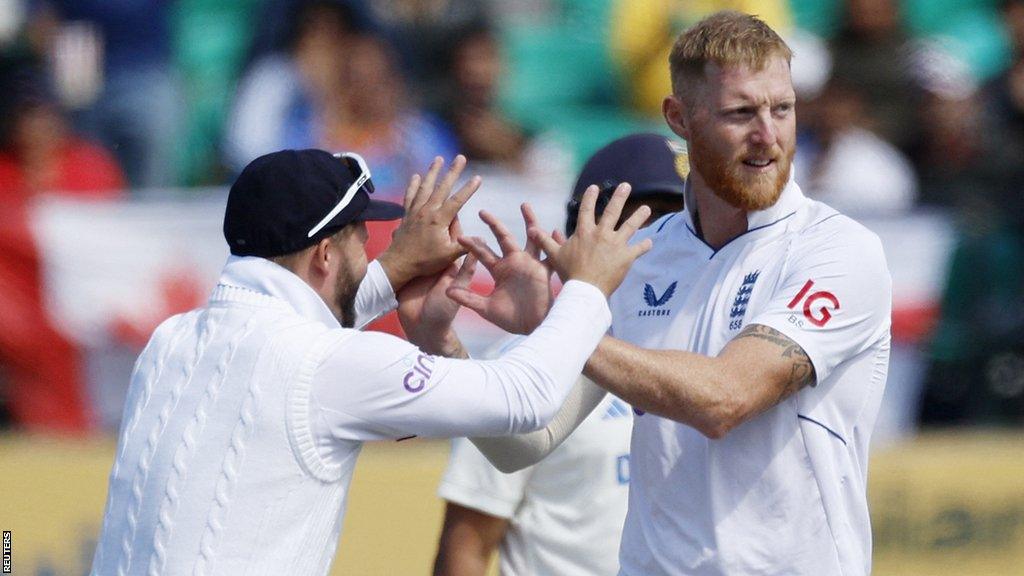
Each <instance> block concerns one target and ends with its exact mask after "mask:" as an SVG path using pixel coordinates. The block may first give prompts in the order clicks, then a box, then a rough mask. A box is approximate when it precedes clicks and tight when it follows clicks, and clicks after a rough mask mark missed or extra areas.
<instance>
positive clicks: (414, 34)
mask: <svg viewBox="0 0 1024 576" xmlns="http://www.w3.org/2000/svg"><path fill="white" fill-rule="evenodd" d="M491 4H492V3H491V2H483V1H480V0H372V1H370V2H367V3H366V6H367V8H368V9H369V10H368V11H369V16H370V18H371V19H372V21H373V22H374V24H375V25H376V27H377V28H378V29H379V31H380V33H381V34H383V35H384V37H385V38H386V39H387V40H388V42H389V44H390V45H391V46H394V47H395V50H396V53H397V57H398V60H397V62H396V63H397V64H398V65H399V66H400V68H401V73H402V74H403V76H404V77H405V78H406V80H407V81H408V83H409V86H410V87H411V88H412V89H413V90H414V91H415V92H416V94H417V99H418V101H417V102H416V103H417V104H418V105H420V106H423V107H425V108H427V109H430V110H437V109H439V108H440V106H441V105H442V98H443V96H444V89H445V84H446V81H445V72H446V70H445V52H446V50H447V49H448V47H449V46H450V45H451V42H452V39H453V37H454V36H455V35H456V34H457V33H458V32H459V31H460V30H463V29H465V28H466V27H467V26H469V25H470V24H472V23H475V22H486V23H490V22H491V21H492V20H491Z"/></svg>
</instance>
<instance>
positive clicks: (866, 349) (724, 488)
mask: <svg viewBox="0 0 1024 576" xmlns="http://www.w3.org/2000/svg"><path fill="white" fill-rule="evenodd" d="M686 205H687V207H688V209H687V210H684V211H683V212H680V213H677V214H673V215H669V216H666V217H664V218H662V219H661V220H659V221H658V222H656V223H655V224H653V225H651V226H649V227H648V228H646V229H644V230H641V231H640V232H639V233H638V235H637V240H638V241H639V240H641V239H643V238H645V237H650V238H652V239H653V241H654V248H653V249H652V250H651V251H650V252H649V253H647V254H646V255H644V256H643V257H642V258H640V259H639V260H638V261H637V263H636V264H635V265H634V266H633V268H632V270H631V271H630V273H629V275H628V276H627V278H626V280H625V282H623V284H622V285H621V286H620V287H619V289H618V291H617V292H616V293H615V294H614V295H613V297H612V299H611V308H612V314H613V321H612V330H613V333H614V335H615V336H616V337H618V338H622V339H624V340H626V341H628V342H631V343H633V344H635V345H637V346H641V347H644V348H650V349H673V350H686V351H690V352H696V353H701V354H705V355H709V356H715V355H717V354H718V353H719V352H720V351H721V350H722V349H723V348H724V347H725V345H726V344H727V343H728V342H729V341H730V340H731V339H732V338H734V337H735V336H736V335H737V334H739V333H740V331H741V330H742V329H743V328H744V327H745V326H748V325H750V324H761V325H765V326H769V327H771V328H774V329H775V330H778V331H779V332H782V333H783V334H784V335H786V336H787V337H788V338H790V339H792V340H793V341H794V342H796V343H797V344H799V345H800V346H801V347H802V348H803V350H804V351H805V352H806V353H807V355H808V356H809V357H810V359H811V361H812V362H813V364H814V368H815V372H816V376H817V378H816V380H817V382H816V385H815V386H813V387H807V388H804V389H802V390H800V391H799V392H797V393H796V394H794V395H792V396H790V397H788V398H786V399H785V400H783V401H782V402H781V403H779V404H778V405H776V406H774V407H772V408H771V409H769V410H767V411H765V412H764V413H762V414H760V415H758V416H756V417H754V418H752V419H750V420H748V421H747V422H745V423H743V424H741V425H740V426H738V427H736V428H735V429H733V430H732V431H731V432H729V433H728V434H727V435H725V436H724V437H723V438H721V439H718V440H712V439H709V438H707V437H705V436H703V435H702V434H701V433H700V432H698V431H697V430H696V429H694V428H691V427H690V426H687V425H685V424H681V423H678V422H674V421H672V420H669V419H666V418H661V417H658V416H655V415H652V414H643V415H639V416H638V417H636V418H635V420H634V422H635V424H634V429H633V438H632V445H631V471H632V478H631V487H630V495H629V512H628V514H627V517H626V524H625V529H624V532H623V539H622V548H621V552H620V563H621V566H622V574H625V575H629V576H640V575H645V576H646V575H656V574H666V575H668V574H671V575H676V574H679V575H683V574H685V575H689V576H705V575H706V576H711V575H715V576H718V575H722V576H724V575H730V576H733V575H751V576H753V575H757V576H766V575H772V574H779V575H782V574H785V575H807V576H821V575H831V574H844V575H846V576H850V575H858V574H867V573H869V572H870V567H871V528H870V522H869V518H868V508H867V500H866V481H867V464H868V445H869V441H870V435H871V429H872V426H873V425H874V421H875V417H876V415H877V413H878V407H879V402H880V401H881V398H882V391H883V388H884V386H885V379H886V371H887V366H888V358H889V325H890V321H889V316H890V308H891V282H890V277H889V272H888V269H887V267H886V263H885V257H884V255H883V253H882V247H881V244H880V242H879V240H878V238H877V237H876V236H875V235H874V234H873V233H871V232H869V231H868V230H867V229H865V228H864V227H862V226H861V225H859V224H857V223H856V222H854V221H853V220H851V219H850V218H848V217H846V216H843V215H842V214H839V213H838V212H836V211H835V210H833V209H831V208H829V207H828V206H826V205H824V204H821V203H819V202H815V201H812V200H809V199H807V198H805V197H804V196H803V194H802V193H801V192H800V189H799V187H798V186H797V185H796V184H795V183H794V182H792V181H790V182H789V183H788V184H787V185H786V187H785V189H784V190H783V193H782V195H781V197H780V199H779V200H778V202H776V204H775V205H774V206H772V207H771V208H769V209H767V210H763V211H757V212H751V213H750V214H748V231H747V232H746V233H744V234H742V235H740V236H739V237H737V238H735V239H733V240H732V241H730V242H729V243H727V244H726V245H724V246H722V247H721V248H720V249H718V250H715V249H713V248H711V247H710V246H708V245H707V244H705V243H704V242H703V241H702V240H701V238H700V237H698V236H697V234H696V233H695V229H696V227H695V226H694V221H693V218H692V215H691V214H690V213H689V210H690V209H691V208H690V207H693V206H694V205H695V204H694V202H693V198H692V194H691V193H690V192H689V191H688V192H687V202H686Z"/></svg>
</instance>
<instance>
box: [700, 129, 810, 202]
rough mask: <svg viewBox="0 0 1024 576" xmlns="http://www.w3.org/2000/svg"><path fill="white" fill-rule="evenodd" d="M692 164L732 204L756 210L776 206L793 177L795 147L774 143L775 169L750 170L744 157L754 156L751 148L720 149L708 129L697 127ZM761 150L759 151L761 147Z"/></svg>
mask: <svg viewBox="0 0 1024 576" xmlns="http://www.w3.org/2000/svg"><path fill="white" fill-rule="evenodd" d="M687 147H688V148H689V151H690V164H691V165H692V166H693V170H694V171H696V172H697V173H698V174H700V176H701V178H703V179H704V182H705V183H706V184H707V185H708V187H710V188H711V190H712V191H713V192H714V193H715V195H716V196H718V197H719V198H721V199H722V200H725V201H726V202H728V203H729V205H730V206H733V207H735V208H740V209H742V210H746V211H747V212H753V211H756V210H764V209H765V208H769V207H771V206H773V205H774V204H775V203H776V202H777V201H778V200H779V196H781V195H782V189H783V188H784V187H785V186H786V182H788V181H789V172H790V170H791V167H792V164H793V154H794V152H795V149H794V148H793V147H789V149H787V150H784V149H783V148H782V147H780V146H779V145H777V144H776V145H773V146H772V147H771V149H770V150H769V151H768V152H767V153H766V154H759V155H760V156H768V157H770V158H772V159H773V162H772V166H773V169H771V170H766V171H762V172H753V171H751V170H747V169H746V166H745V165H744V164H743V159H744V158H745V157H747V156H750V155H751V154H750V152H752V150H750V149H749V148H747V149H744V150H741V151H740V152H739V153H737V154H735V155H733V156H732V157H729V156H727V151H726V152H722V151H719V150H718V149H717V148H716V147H715V146H714V144H713V143H712V141H711V137H710V136H709V135H708V134H706V133H705V131H704V130H701V129H698V128H696V127H695V128H694V129H693V130H691V133H690V138H689V140H688V141H687ZM758 152H759V151H758Z"/></svg>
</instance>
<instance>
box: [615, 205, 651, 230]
mask: <svg viewBox="0 0 1024 576" xmlns="http://www.w3.org/2000/svg"><path fill="white" fill-rule="evenodd" d="M650 217H651V209H650V208H649V207H648V206H647V205H646V204H645V205H643V206H641V207H639V208H637V209H636V210H633V213H632V214H630V215H629V218H626V221H625V222H623V223H622V225H621V226H619V233H621V234H625V235H626V238H632V237H633V234H636V231H637V230H639V229H640V227H641V226H643V225H644V222H647V219H648V218H650Z"/></svg>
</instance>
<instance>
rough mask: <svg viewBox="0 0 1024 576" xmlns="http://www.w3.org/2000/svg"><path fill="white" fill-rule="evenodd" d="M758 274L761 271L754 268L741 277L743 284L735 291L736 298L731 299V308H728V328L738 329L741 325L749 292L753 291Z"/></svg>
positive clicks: (748, 300) (748, 299)
mask: <svg viewBox="0 0 1024 576" xmlns="http://www.w3.org/2000/svg"><path fill="white" fill-rule="evenodd" d="M760 275H761V271H760V270H755V271H753V272H751V273H750V274H747V275H746V276H744V277H743V284H740V288H739V290H737V291H736V298H734V299H733V301H732V308H731V309H730V310H729V330H739V329H740V327H741V326H743V316H744V315H746V313H747V304H748V303H749V302H750V294H751V293H752V292H753V291H754V284H755V283H756V282H757V277H758V276H760Z"/></svg>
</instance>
